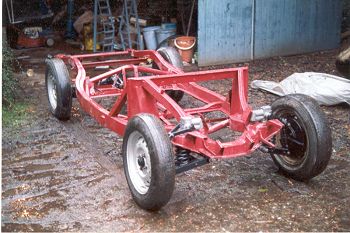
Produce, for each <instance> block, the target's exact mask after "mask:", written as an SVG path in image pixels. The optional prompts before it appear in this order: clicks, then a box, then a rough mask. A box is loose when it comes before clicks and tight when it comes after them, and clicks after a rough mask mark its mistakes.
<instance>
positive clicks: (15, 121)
mask: <svg viewBox="0 0 350 233" xmlns="http://www.w3.org/2000/svg"><path fill="white" fill-rule="evenodd" d="M30 113H31V110H30V106H29V104H28V103H27V102H17V103H15V104H14V105H12V107H11V108H7V107H3V108H2V126H3V127H6V128H15V127H18V126H20V125H21V123H23V122H24V121H25V120H26V119H27V118H28V117H29V115H30Z"/></svg>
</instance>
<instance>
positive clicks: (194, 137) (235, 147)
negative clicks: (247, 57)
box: [56, 50, 283, 158]
mask: <svg viewBox="0 0 350 233" xmlns="http://www.w3.org/2000/svg"><path fill="white" fill-rule="evenodd" d="M56 57H58V58H61V59H63V60H64V61H65V62H66V63H69V64H70V65H71V66H72V69H74V70H76V71H77V75H76V77H72V78H73V79H72V80H75V86H76V92H77V93H76V94H77V98H78V100H79V102H80V105H81V106H82V108H83V109H84V110H85V111H86V112H88V113H89V114H90V115H91V116H93V117H94V118H95V119H96V120H97V121H98V122H99V123H100V124H102V125H103V126H104V127H107V128H109V129H111V130H113V131H114V132H116V133H118V134H119V135H123V134H124V130H125V127H126V124H127V122H128V119H130V118H131V117H133V116H134V115H136V114H139V113H151V114H153V115H155V116H157V117H158V118H159V119H161V120H162V122H163V123H164V127H165V129H166V130H168V131H170V130H171V129H173V128H174V127H175V125H176V122H179V121H180V119H181V117H185V116H195V117H201V119H202V121H203V125H204V127H203V128H202V129H200V130H197V131H192V132H189V133H186V134H182V135H178V136H175V137H174V138H173V139H172V143H173V145H175V146H180V147H182V148H185V149H189V150H191V151H193V152H196V153H200V154H203V155H205V156H208V157H210V158H232V157H236V156H241V155H246V154H249V153H251V152H253V151H254V150H256V149H257V148H258V147H259V146H261V145H262V144H265V145H268V146H270V147H274V145H273V143H271V142H270V141H269V140H270V139H271V138H272V137H273V136H274V135H275V134H277V133H278V132H279V130H280V129H281V128H282V126H283V124H282V123H281V122H280V121H278V120H276V119H275V120H268V121H263V122H250V116H251V113H252V110H251V108H250V107H249V105H248V103H247V98H248V68H247V67H242V68H229V69H221V70H211V71H200V72H191V73H184V72H183V71H181V70H179V69H178V68H176V67H174V66H172V65H171V64H169V63H168V62H166V61H165V60H164V59H163V58H162V56H160V55H159V54H158V53H157V52H155V51H150V50H143V51H136V50H128V51H123V52H109V53H99V54H83V55H74V56H69V55H57V56H56ZM101 58H103V59H104V60H103V61H101ZM150 61H152V62H153V63H155V64H156V65H157V67H159V69H153V68H150V67H151V66H152V65H151V64H152V63H149V62H150ZM147 63H149V64H147ZM101 65H109V66H110V70H108V71H107V72H105V73H102V74H99V75H92V73H91V74H87V73H86V70H87V69H89V70H91V69H94V68H96V67H97V66H101ZM114 75H116V76H118V77H120V78H122V79H123V83H124V85H123V88H122V89H119V88H117V87H115V86H114V85H111V84H110V85H105V84H104V85H102V84H101V83H100V81H102V80H104V79H106V78H108V77H112V76H114ZM90 76H91V77H90ZM221 79H231V80H232V95H231V98H226V97H224V96H222V95H219V94H218V93H215V92H213V91H211V90H208V89H206V88H204V87H203V86H201V85H199V84H197V83H196V82H203V81H209V80H221ZM166 90H181V91H183V92H185V93H186V94H188V95H191V96H192V97H194V98H196V99H198V100H200V101H202V102H203V103H204V106H201V107H195V108H188V109H183V108H181V107H180V106H179V105H178V104H177V103H176V102H175V101H174V100H173V99H172V98H170V97H169V96H168V94H167V92H166ZM107 97H109V98H115V99H114V104H112V106H111V108H110V110H108V109H106V108H104V107H103V106H101V105H100V104H99V103H98V102H96V101H95V99H96V98H99V99H103V98H107ZM229 101H230V102H229ZM126 103H127V115H124V114H121V110H122V107H123V106H124V105H125V104H126ZM214 111H219V112H221V113H223V114H225V115H226V117H221V118H208V119H207V118H205V117H204V115H203V114H205V113H208V112H214ZM225 127H229V128H230V129H231V130H234V131H238V132H241V135H240V136H239V137H238V138H237V139H232V141H230V142H220V141H217V140H213V139H211V138H210V134H212V133H214V132H216V131H218V130H221V129H223V128H225Z"/></svg>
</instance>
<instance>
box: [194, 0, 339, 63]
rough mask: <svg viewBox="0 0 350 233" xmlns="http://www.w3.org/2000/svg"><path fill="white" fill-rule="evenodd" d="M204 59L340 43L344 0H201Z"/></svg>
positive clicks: (275, 53)
mask: <svg viewBox="0 0 350 233" xmlns="http://www.w3.org/2000/svg"><path fill="white" fill-rule="evenodd" d="M198 1H199V7H198V9H199V12H198V15H199V16H198V17H199V18H198V27H199V29H198V56H199V60H198V62H199V65H212V64H225V63H231V62H237V61H247V60H250V59H254V58H263V57H271V56H279V55H290V54H299V53H304V52H312V51H319V50H326V49H332V48H337V47H338V46H339V43H340V28H341V10H342V1H341V0H223V1H216V0H198Z"/></svg>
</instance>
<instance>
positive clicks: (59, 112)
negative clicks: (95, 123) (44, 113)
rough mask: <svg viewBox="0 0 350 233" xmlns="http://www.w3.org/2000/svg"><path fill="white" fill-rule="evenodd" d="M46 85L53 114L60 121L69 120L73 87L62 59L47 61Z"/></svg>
mask: <svg viewBox="0 0 350 233" xmlns="http://www.w3.org/2000/svg"><path fill="white" fill-rule="evenodd" d="M45 84H46V91H47V97H48V101H49V108H50V111H51V113H52V114H53V115H54V116H55V117H56V118H58V119H59V120H68V119H69V118H70V115H71V109H72V86H71V80H70V78H69V72H68V69H67V67H66V65H65V64H64V62H63V61H62V60H61V59H57V58H53V59H48V60H47V61H46V74H45Z"/></svg>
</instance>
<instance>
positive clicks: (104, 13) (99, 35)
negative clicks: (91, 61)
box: [94, 0, 115, 52]
mask: <svg viewBox="0 0 350 233" xmlns="http://www.w3.org/2000/svg"><path fill="white" fill-rule="evenodd" d="M97 8H98V17H97ZM97 18H98V20H99V23H100V27H98V26H97ZM114 23H115V19H114V17H113V15H112V12H111V7H110V5H109V0H95V5H94V52H96V45H97V44H99V45H101V47H102V51H113V48H114V44H115V41H114V37H115V27H114ZM99 28H100V29H101V30H102V31H98V29H99Z"/></svg>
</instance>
